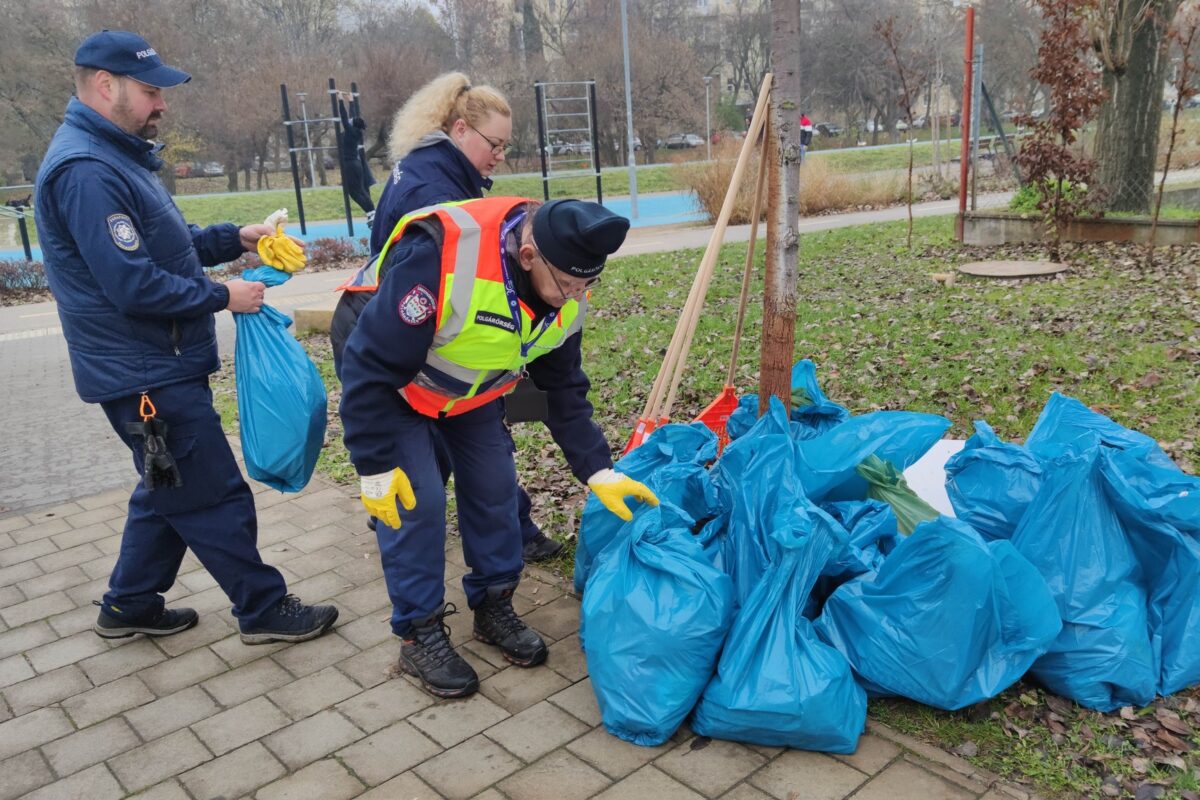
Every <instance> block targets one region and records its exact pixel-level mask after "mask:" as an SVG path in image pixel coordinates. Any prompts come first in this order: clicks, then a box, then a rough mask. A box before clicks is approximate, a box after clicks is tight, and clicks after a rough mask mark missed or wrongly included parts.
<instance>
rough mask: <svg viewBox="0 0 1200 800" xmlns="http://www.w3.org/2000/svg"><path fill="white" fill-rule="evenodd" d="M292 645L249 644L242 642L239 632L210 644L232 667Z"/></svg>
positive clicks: (277, 643) (275, 643)
mask: <svg viewBox="0 0 1200 800" xmlns="http://www.w3.org/2000/svg"><path fill="white" fill-rule="evenodd" d="M291 646H292V645H290V644H288V643H286V642H272V643H270V644H256V645H247V644H243V643H242V640H241V637H240V636H238V635H237V634H234V635H233V636H230V637H228V638H225V639H222V640H221V641H219V642H214V643H213V644H211V645H209V647H210V648H211V649H212V651H213V652H214V653H216V654H217V655H219V656H220V657H221V660H222V661H224V662H225V663H226V664H228V665H229V666H230V667H240V666H242V665H243V664H249V663H250V662H251V661H257V660H258V659H260V658H265V657H266V656H269V655H271V654H272V653H278V652H279V651H280V650H284V649H286V648H288V647H291Z"/></svg>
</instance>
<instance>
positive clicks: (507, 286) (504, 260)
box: [500, 212, 558, 364]
mask: <svg viewBox="0 0 1200 800" xmlns="http://www.w3.org/2000/svg"><path fill="white" fill-rule="evenodd" d="M524 219H525V212H522V213H520V214H517V215H516V216H515V217H513V218H512V219H511V220H509V221H508V222H506V223H504V225H503V226H502V227H501V228H500V271H501V274H502V275H503V276H504V296H505V298H507V300H508V310H509V313H510V314H512V320H513V325H515V326H516V332H517V338H518V339H520V340H521V363H522V364H524V363H525V360H526V356H527V355H528V354H529V350H530V349H531V348H532V347H533V346H534V345H535V344H537V342H538V339H541V338H542V334H544V333H545V332H546V331H547V330H548V329H549V328H550V326H551V325H553V324H554V322H555V321H556V320H557V319H558V311H551V312H550V313H549V314H547V315H546V318H545V319H543V320H542V323H541V324H540V325H539V326H538V327H537V330H536V331H532V332H531V333H533V334H534V336H533V338H531V339H530V340H529V341H528V342H526V341H525V339H524V337H523V336H522V335H521V331H522V325H521V322H522V319H523V317H522V315H521V301H520V300H518V299H517V289H516V287H515V286H514V285H513V281H512V277H511V276H510V275H509V272H508V253H507V252H506V250H505V247H504V242H505V240H506V239H507V238H508V235H509V234H510V233H512V232H513V231H514V230H516V228H517V226H519V225H520V224H521V223H522V222H523V221H524Z"/></svg>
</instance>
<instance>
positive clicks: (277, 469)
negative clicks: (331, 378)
mask: <svg viewBox="0 0 1200 800" xmlns="http://www.w3.org/2000/svg"><path fill="white" fill-rule="evenodd" d="M290 277H291V275H290V274H289V273H287V272H284V271H283V270H278V269H275V268H274V267H267V266H263V267H255V268H254V269H248V270H246V271H245V272H243V273H242V279H243V280H247V281H261V282H262V283H265V284H266V285H267V286H278V285H279V284H281V283H283V282H284V281H286V280H287V279H288V278H290ZM233 319H234V324H235V326H236V328H237V343H236V344H235V346H234V356H233V362H234V367H233V370H234V380H235V381H236V384H237V401H238V422H239V426H240V431H241V440H242V456H243V458H244V459H245V460H246V472H247V473H249V475H250V477H251V478H253V479H254V480H256V481H261V482H262V483H265V484H267V485H268V486H271V487H272V488H275V489H278V490H279V491H281V492H298V491H300V490H301V489H303V488H304V487H305V486H306V485H308V480H309V478H311V477H312V473H313V468H314V467H316V465H317V457H318V456H319V455H320V454H321V446H322V445H324V444H325V424H326V422H327V418H326V415H325V408H326V398H325V384H324V383H323V382H322V381H321V374H320V373H319V372H318V371H317V367H316V365H315V364H313V363H312V360H311V359H309V357H308V354H307V353H305V352H304V348H303V347H301V345H300V343H299V342H298V341H296V337H294V336H292V334H291V333H290V332H289V331H288V326H290V325H291V324H292V320H291V319H290V318H289V317H288V316H287V315H286V314H284V313H282V312H281V311H279V310H278V309H275V308H272V307H271V306H269V305H266V304H263V306H262V310H261V311H259V312H258V313H257V314H234V315H233Z"/></svg>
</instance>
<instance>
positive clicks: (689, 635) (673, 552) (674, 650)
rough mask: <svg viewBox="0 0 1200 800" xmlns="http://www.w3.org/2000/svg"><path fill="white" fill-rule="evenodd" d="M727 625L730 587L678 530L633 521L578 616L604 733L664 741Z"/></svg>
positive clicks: (647, 515) (699, 686)
mask: <svg viewBox="0 0 1200 800" xmlns="http://www.w3.org/2000/svg"><path fill="white" fill-rule="evenodd" d="M732 618H733V585H732V583H731V582H730V579H729V576H727V575H725V574H724V573H723V572H721V571H719V570H717V569H716V568H715V567H713V566H712V565H711V564H710V563H709V562H708V559H707V558H706V557H705V555H704V553H703V552H702V551H701V549H700V545H699V543H698V542H697V541H696V540H695V537H694V536H693V535H692V533H691V532H690V531H689V530H687V529H686V528H663V527H662V514H661V512H660V510H659V509H658V508H650V509H647V510H645V511H643V512H642V513H640V514H638V516H637V517H636V518H634V520H633V523H632V524H631V526H630V530H629V532H628V535H627V536H622V537H621V538H619V539H616V540H614V541H613V542H612V543H611V544H610V545H609V546H608V547H606V548H605V549H604V551H603V552H602V553H601V554H600V555H599V557H598V558H597V559H596V561H595V562H594V564H593V566H592V575H591V578H590V579H589V580H588V586H587V592H586V593H584V595H583V606H582V609H581V611H580V636H581V637H583V639H584V640H585V641H589V642H600V643H601V645H602V646H593V647H589V648H587V650H586V653H587V666H588V673H589V675H590V676H591V680H592V688H593V690H594V691H595V692H596V700H597V702H598V703H599V705H600V715H601V718H602V719H603V721H604V727H605V728H606V729H608V732H609V733H611V734H613V735H614V736H617V737H620V738H621V739H624V740H625V741H628V742H633V743H634V744H639V745H646V746H654V745H659V744H662V743H663V742H665V741H666V740H667V739H668V738H669V737H670V736H671V734H673V733H674V732H675V730H676V728H678V727H679V724H680V723H681V722H683V720H684V718H685V717H686V716H687V715H688V713H689V712H691V710H692V708H693V706H695V704H696V700H697V698H699V697H700V693H701V692H703V691H704V687H705V686H706V685H707V684H708V681H709V679H710V678H712V675H713V669H714V668H715V666H716V663H717V656H718V654H719V653H720V651H721V645H722V643H723V642H724V641H725V636H726V634H727V633H728V632H729V625H730V623H731V622H732Z"/></svg>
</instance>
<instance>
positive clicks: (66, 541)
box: [50, 521, 112, 550]
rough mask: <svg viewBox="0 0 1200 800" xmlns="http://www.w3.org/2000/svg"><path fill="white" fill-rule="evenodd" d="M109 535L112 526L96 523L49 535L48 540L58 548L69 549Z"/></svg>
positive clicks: (110, 534)
mask: <svg viewBox="0 0 1200 800" xmlns="http://www.w3.org/2000/svg"><path fill="white" fill-rule="evenodd" d="M102 522H103V521H102ZM109 536H112V528H110V527H108V526H107V525H104V524H101V523H97V524H95V525H84V526H81V527H79V528H76V529H74V530H69V531H63V532H62V533H56V534H54V535H53V536H51V537H50V541H52V542H54V544H55V545H56V546H57V547H58V549H60V550H69V549H70V548H72V547H76V546H78V545H81V544H87V543H88V542H95V541H97V540H98V539H106V538H108V537H109Z"/></svg>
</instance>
